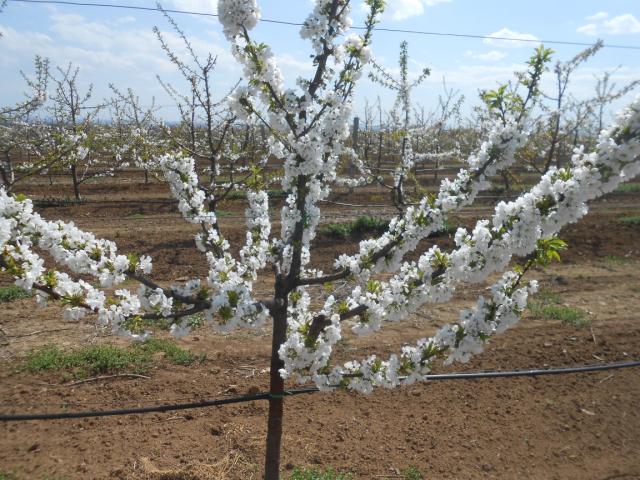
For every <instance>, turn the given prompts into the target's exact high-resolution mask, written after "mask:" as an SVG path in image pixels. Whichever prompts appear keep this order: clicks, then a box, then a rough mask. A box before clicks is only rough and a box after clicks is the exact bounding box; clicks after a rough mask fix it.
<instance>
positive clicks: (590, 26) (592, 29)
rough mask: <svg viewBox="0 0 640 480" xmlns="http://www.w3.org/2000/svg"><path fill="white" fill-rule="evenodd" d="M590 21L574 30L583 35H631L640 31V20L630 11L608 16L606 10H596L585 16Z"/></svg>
mask: <svg viewBox="0 0 640 480" xmlns="http://www.w3.org/2000/svg"><path fill="white" fill-rule="evenodd" d="M586 19H587V20H588V21H589V22H590V23H587V24H585V25H582V26H581V27H578V29H577V30H576V31H577V32H578V33H582V34H585V35H592V36H595V35H600V34H609V35H631V34H635V33H640V20H638V19H637V18H636V17H635V16H633V15H632V14H631V13H623V14H622V15H618V16H615V17H610V15H609V14H608V13H607V12H598V13H596V14H595V15H591V16H589V17H586Z"/></svg>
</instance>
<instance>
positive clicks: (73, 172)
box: [71, 165, 80, 202]
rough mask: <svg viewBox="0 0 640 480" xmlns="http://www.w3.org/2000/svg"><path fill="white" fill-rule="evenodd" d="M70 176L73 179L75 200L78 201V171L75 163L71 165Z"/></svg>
mask: <svg viewBox="0 0 640 480" xmlns="http://www.w3.org/2000/svg"><path fill="white" fill-rule="evenodd" d="M71 178H72V180H73V194H74V196H75V197H76V200H77V201H78V202H79V201H80V182H79V181H78V172H77V170H76V166H75V165H71Z"/></svg>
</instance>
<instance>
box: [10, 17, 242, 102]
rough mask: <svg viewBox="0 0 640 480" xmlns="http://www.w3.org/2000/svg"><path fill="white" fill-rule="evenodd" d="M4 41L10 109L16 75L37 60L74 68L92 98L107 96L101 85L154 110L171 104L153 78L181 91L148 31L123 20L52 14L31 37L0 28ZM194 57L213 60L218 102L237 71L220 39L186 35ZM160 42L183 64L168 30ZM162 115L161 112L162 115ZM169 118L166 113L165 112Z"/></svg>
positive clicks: (17, 90)
mask: <svg viewBox="0 0 640 480" xmlns="http://www.w3.org/2000/svg"><path fill="white" fill-rule="evenodd" d="M0 30H2V31H3V32H4V33H5V35H4V37H3V38H2V39H1V40H0V66H1V68H0V70H2V71H3V73H4V72H5V71H6V72H7V81H6V82H0V83H2V84H5V85H3V87H4V86H8V88H0V96H2V97H3V98H0V104H2V103H12V100H10V99H12V98H18V97H19V96H20V95H21V92H22V90H23V89H24V82H23V81H22V80H21V79H20V77H19V73H18V71H19V70H24V71H25V72H27V73H29V72H30V71H31V70H32V68H33V67H32V62H33V57H34V56H35V55H41V56H44V57H47V58H49V59H50V60H51V64H52V65H57V66H61V67H64V66H66V65H67V64H68V63H69V62H72V63H73V64H74V65H77V66H78V67H80V77H79V80H80V84H81V87H82V88H83V89H85V88H86V86H87V85H88V84H89V83H91V82H93V83H94V84H95V87H96V89H95V93H94V98H95V99H97V100H99V99H100V98H102V97H104V96H109V95H110V94H111V92H110V91H109V90H108V88H107V85H108V83H109V82H112V83H114V84H116V85H117V86H119V87H120V88H126V87H131V88H133V89H134V91H136V92H139V94H140V96H141V99H142V101H143V103H149V102H150V100H151V97H152V96H155V97H156V99H157V100H158V102H157V103H158V104H171V103H172V101H171V100H170V99H168V98H167V95H166V93H165V92H164V91H163V90H162V87H161V86H160V84H159V83H158V82H157V80H156V78H155V76H156V75H160V76H161V78H162V79H163V80H165V81H167V82H170V83H171V84H173V85H175V86H176V88H177V89H179V90H183V89H184V87H185V85H184V79H182V78H181V77H180V76H179V74H178V73H177V69H176V67H175V66H174V65H173V64H171V62H170V61H169V60H168V59H167V56H166V54H165V53H164V52H163V51H162V49H161V48H160V44H159V42H158V40H157V38H156V37H155V35H154V33H153V32H152V31H151V29H150V28H145V27H137V26H136V24H135V23H132V22H131V21H130V20H129V19H127V18H126V17H125V18H124V21H121V19H114V20H88V19H87V18H85V17H83V16H81V15H76V14H62V13H60V12H57V11H52V12H51V13H50V14H49V16H48V31H46V32H32V31H28V30H21V29H17V28H14V27H8V26H3V25H0ZM188 35H189V39H190V41H191V45H192V47H193V49H194V51H195V52H196V53H197V54H198V55H200V56H201V57H204V56H206V55H207V54H208V53H209V52H210V53H211V54H212V55H213V56H217V57H218V62H217V66H216V70H215V72H214V75H213V78H214V85H213V88H214V92H218V93H217V97H220V96H223V95H224V94H225V93H226V92H227V91H228V89H229V87H230V86H231V85H233V84H234V83H235V81H236V80H237V79H238V78H239V77H240V76H241V70H240V68H239V66H238V64H237V62H235V61H234V59H233V57H232V55H231V53H230V52H229V51H228V49H227V46H226V43H225V42H224V40H223V39H222V35H220V34H218V33H216V32H215V31H214V32H212V31H210V30H207V31H201V32H200V33H199V34H198V35H197V36H195V35H191V34H189V33H188ZM163 36H164V38H165V40H166V42H167V44H168V45H169V46H170V48H171V49H172V50H174V51H175V52H176V54H177V55H178V56H179V57H180V58H183V59H188V56H187V55H186V50H185V47H184V44H183V42H182V40H181V39H180V38H179V37H178V36H177V35H176V34H175V33H174V32H173V31H172V30H171V29H170V27H168V28H167V29H166V31H165V32H164V33H163ZM163 112H164V111H163ZM169 114H170V115H171V114H172V113H171V112H169Z"/></svg>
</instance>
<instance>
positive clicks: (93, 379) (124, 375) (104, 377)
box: [63, 373, 151, 387]
mask: <svg viewBox="0 0 640 480" xmlns="http://www.w3.org/2000/svg"><path fill="white" fill-rule="evenodd" d="M112 378H145V379H149V378H151V377H148V376H147V375H139V374H137V373H116V374H114V375H100V376H99V377H91V378H85V379H83V380H76V381H75V382H70V383H65V384H64V385H63V386H64V387H73V386H75V385H81V384H83V383H89V382H97V381H100V380H109V379H112Z"/></svg>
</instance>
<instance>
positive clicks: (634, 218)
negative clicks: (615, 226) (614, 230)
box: [618, 215, 640, 226]
mask: <svg viewBox="0 0 640 480" xmlns="http://www.w3.org/2000/svg"><path fill="white" fill-rule="evenodd" d="M618 223H621V224H622V225H631V226H640V215H630V216H627V217H620V218H618Z"/></svg>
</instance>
